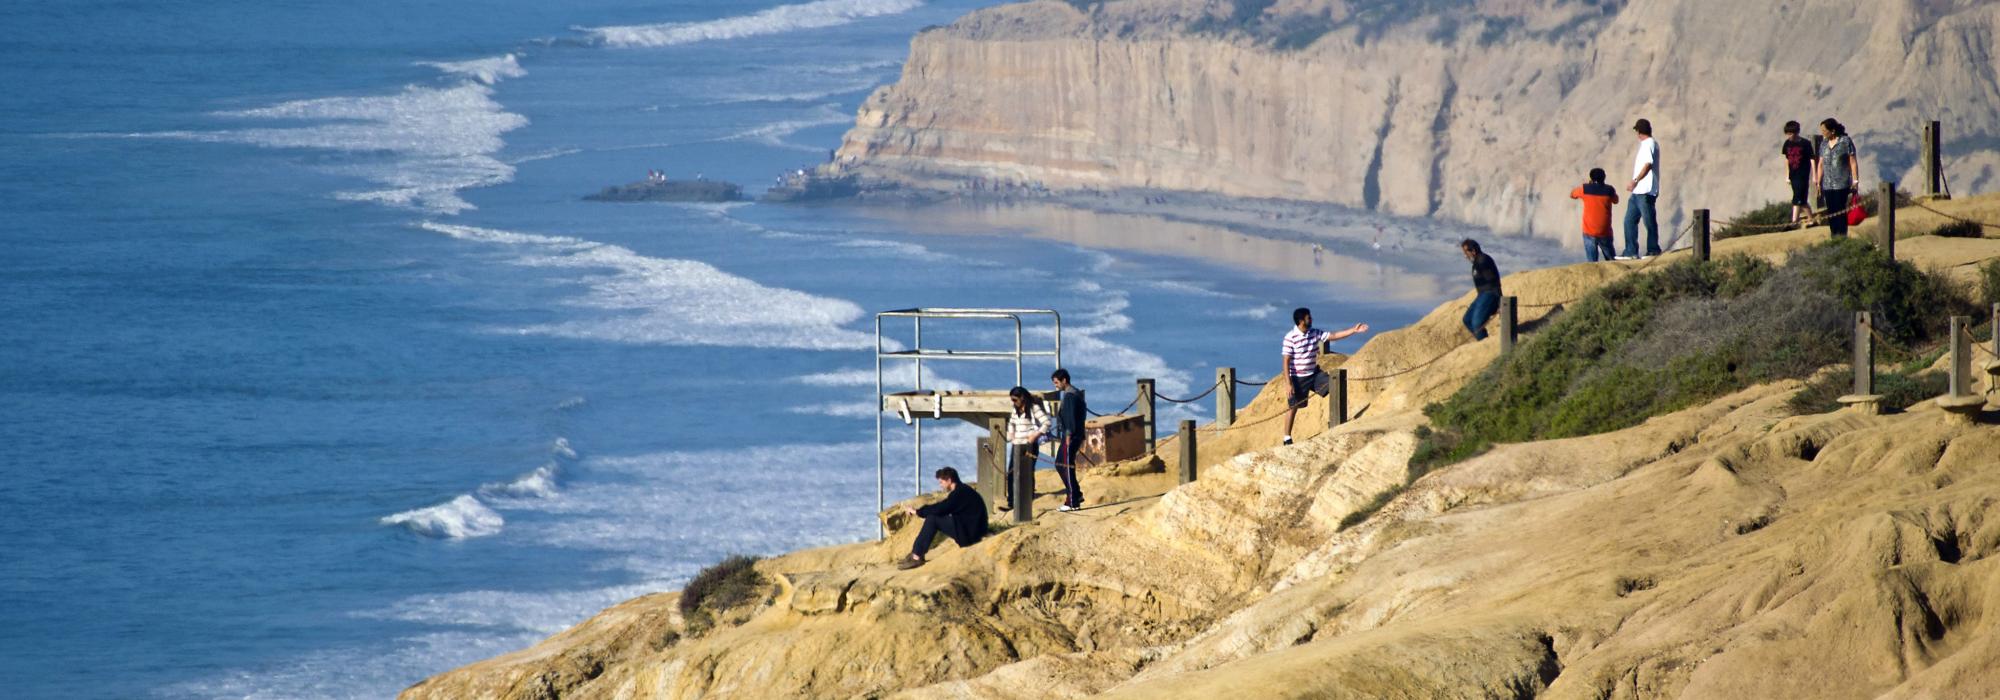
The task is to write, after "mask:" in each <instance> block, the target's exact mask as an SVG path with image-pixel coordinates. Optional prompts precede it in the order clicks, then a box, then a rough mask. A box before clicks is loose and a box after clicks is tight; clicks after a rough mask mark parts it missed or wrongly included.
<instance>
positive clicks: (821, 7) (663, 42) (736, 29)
mask: <svg viewBox="0 0 2000 700" xmlns="http://www.w3.org/2000/svg"><path fill="white" fill-rule="evenodd" d="M922 4H923V2H922V0H817V1H816V2H807V3H800V4H797V5H779V6H777V7H773V8H770V9H768V10H763V11H760V12H754V13H751V14H747V15H737V16H735V17H724V18H722V19H715V20H709V21H705V22H673V23H667V24H640V25H629V26H614V27H583V28H579V29H580V31H583V32H586V33H588V34H589V35H590V36H591V37H592V38H593V39H594V40H595V41H597V42H598V43H600V44H603V45H605V46H616V47H656V46H674V45H677V44H689V43H694V42H699V41H715V40H721V39H741V38H744V37H753V36H763V35H768V34H783V33H785V32H794V31H799V30H804V29H819V28H823V27H835V26H839V25H843V24H847V23H849V22H853V21H855V20H857V19H864V18H868V17H880V16H884V15H894V14H901V13H904V12H908V11H910V10H913V9H916V8H917V7H918V6H920V5H922Z"/></svg>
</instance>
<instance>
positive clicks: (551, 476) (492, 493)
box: [479, 462, 562, 498]
mask: <svg viewBox="0 0 2000 700" xmlns="http://www.w3.org/2000/svg"><path fill="white" fill-rule="evenodd" d="M561 473H562V465H560V464H557V463H555V462H549V463H547V464H543V465H542V466H539V467H535V468H534V470H533V471H530V472H528V473H526V474H522V475H520V476H518V477H515V478H514V480H513V481H506V482H500V483H493V484H486V485H484V486H480V487H479V495H481V496H486V497H488V498H552V497H554V496H555V495H556V478H557V477H558V476H559V475H561Z"/></svg>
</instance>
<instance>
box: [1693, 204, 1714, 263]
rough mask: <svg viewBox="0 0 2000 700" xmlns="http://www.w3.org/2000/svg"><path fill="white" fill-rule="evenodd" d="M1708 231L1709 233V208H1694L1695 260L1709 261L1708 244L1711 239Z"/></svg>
mask: <svg viewBox="0 0 2000 700" xmlns="http://www.w3.org/2000/svg"><path fill="white" fill-rule="evenodd" d="M1708 233H1709V232H1708V210H1707V209H1696V210H1694V259H1695V260H1698V261H1701V262H1708V256H1709V247H1708V246H1709V241H1710V239H1709V235H1708Z"/></svg>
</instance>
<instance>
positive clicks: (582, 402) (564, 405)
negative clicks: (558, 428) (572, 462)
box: [555, 396, 590, 457]
mask: <svg viewBox="0 0 2000 700" xmlns="http://www.w3.org/2000/svg"><path fill="white" fill-rule="evenodd" d="M588 405H590V400H589V399H585V398H583V397H581V396H571V397H569V398H567V399H563V400H561V401H557V402H556V405H555V410H558V411H573V410H576V409H579V408H583V407H584V406H588ZM557 439H559V440H560V439H561V438H557ZM562 442H563V444H564V445H568V444H569V441H568V440H563V441H562ZM570 456H571V457H575V456H576V455H573V454H572V455H570Z"/></svg>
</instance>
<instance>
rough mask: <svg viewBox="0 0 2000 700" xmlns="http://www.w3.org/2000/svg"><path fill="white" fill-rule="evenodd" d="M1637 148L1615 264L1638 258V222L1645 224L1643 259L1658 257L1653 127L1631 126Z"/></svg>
mask: <svg viewBox="0 0 2000 700" xmlns="http://www.w3.org/2000/svg"><path fill="white" fill-rule="evenodd" d="M1632 133H1635V134H1638V135H1639V148H1638V150H1636V151H1634V152H1633V154H1632V185H1631V186H1630V188H1629V189H1630V190H1631V192H1632V199H1631V201H1628V202H1626V203H1625V253H1624V254H1622V255H1619V256H1618V259H1619V260H1637V259H1638V258H1639V222H1640V221H1641V220H1643V221H1645V222H1646V257H1649V258H1650V257H1653V256H1655V255H1659V254H1660V218H1659V200H1660V142H1658V141H1655V140H1653V123H1652V122H1650V121H1647V120H1645V119H1641V120H1639V121H1636V122H1633V123H1632Z"/></svg>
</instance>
